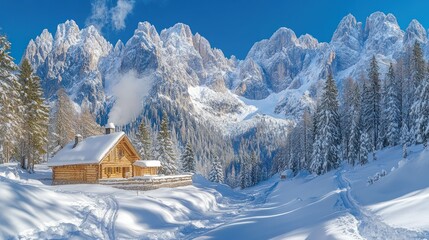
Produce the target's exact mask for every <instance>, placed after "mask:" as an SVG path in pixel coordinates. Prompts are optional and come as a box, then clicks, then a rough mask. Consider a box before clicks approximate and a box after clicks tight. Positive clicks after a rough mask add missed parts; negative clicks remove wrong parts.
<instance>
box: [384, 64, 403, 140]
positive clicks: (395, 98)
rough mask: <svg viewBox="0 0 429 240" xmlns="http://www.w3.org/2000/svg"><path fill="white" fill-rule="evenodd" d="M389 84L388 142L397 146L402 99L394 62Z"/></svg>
mask: <svg viewBox="0 0 429 240" xmlns="http://www.w3.org/2000/svg"><path fill="white" fill-rule="evenodd" d="M385 83H386V85H387V96H386V98H387V99H386V107H385V109H386V113H387V116H386V119H387V133H386V137H387V142H388V144H389V146H395V145H396V144H398V142H399V133H400V124H401V102H400V101H401V100H400V91H401V90H400V85H399V83H398V81H397V79H396V77H395V71H394V69H393V64H392V63H390V67H389V72H388V73H387V78H386V80H385Z"/></svg>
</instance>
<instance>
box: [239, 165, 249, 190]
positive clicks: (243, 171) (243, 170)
mask: <svg viewBox="0 0 429 240" xmlns="http://www.w3.org/2000/svg"><path fill="white" fill-rule="evenodd" d="M247 177H248V171H247V163H246V161H243V160H241V163H240V176H239V180H240V188H241V189H244V188H246V187H247V186H248V183H247Z"/></svg>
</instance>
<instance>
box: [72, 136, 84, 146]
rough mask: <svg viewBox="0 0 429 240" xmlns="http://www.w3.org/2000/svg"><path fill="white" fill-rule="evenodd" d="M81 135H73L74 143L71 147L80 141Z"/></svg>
mask: <svg viewBox="0 0 429 240" xmlns="http://www.w3.org/2000/svg"><path fill="white" fill-rule="evenodd" d="M82 140H83V137H82V135H80V134H76V136H74V145H73V148H75V147H76V146H77V145H78V144H79V143H80V142H82Z"/></svg>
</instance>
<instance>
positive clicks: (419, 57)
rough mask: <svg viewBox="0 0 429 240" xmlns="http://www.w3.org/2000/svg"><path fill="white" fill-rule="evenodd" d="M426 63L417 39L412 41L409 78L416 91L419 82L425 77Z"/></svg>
mask: <svg viewBox="0 0 429 240" xmlns="http://www.w3.org/2000/svg"><path fill="white" fill-rule="evenodd" d="M425 71H426V63H425V60H424V58H423V50H422V48H421V46H420V43H419V42H418V41H415V42H414V45H413V53H412V57H411V76H412V78H411V80H412V82H413V87H414V89H415V90H416V91H417V90H418V87H419V86H421V82H422V81H423V79H424V78H425Z"/></svg>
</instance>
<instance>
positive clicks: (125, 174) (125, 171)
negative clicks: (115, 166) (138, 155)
mask: <svg viewBox="0 0 429 240" xmlns="http://www.w3.org/2000/svg"><path fill="white" fill-rule="evenodd" d="M122 177H123V178H130V177H131V171H130V168H129V167H123V168H122Z"/></svg>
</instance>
